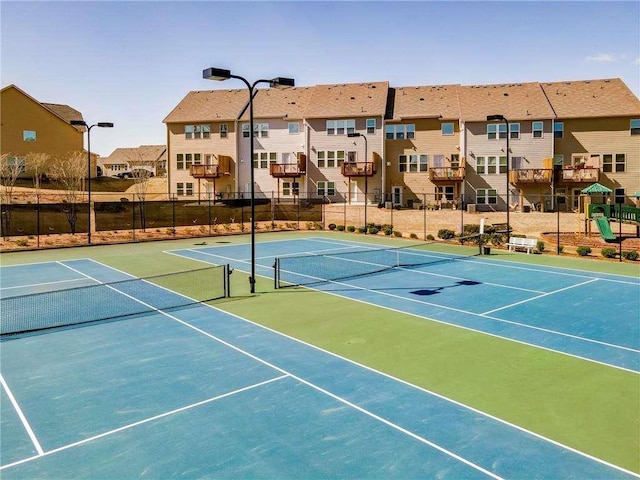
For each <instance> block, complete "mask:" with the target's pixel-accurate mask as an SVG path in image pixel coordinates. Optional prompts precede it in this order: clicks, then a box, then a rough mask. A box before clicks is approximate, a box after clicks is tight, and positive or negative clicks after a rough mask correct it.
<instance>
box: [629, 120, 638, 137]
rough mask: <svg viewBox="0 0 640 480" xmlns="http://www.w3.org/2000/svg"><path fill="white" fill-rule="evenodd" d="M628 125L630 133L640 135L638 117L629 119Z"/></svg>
mask: <svg viewBox="0 0 640 480" xmlns="http://www.w3.org/2000/svg"><path fill="white" fill-rule="evenodd" d="M629 127H630V129H631V135H640V118H633V119H631V123H630V125H629Z"/></svg>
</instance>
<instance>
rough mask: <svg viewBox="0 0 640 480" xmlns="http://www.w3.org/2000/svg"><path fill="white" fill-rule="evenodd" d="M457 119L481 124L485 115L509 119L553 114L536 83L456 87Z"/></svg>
mask: <svg viewBox="0 0 640 480" xmlns="http://www.w3.org/2000/svg"><path fill="white" fill-rule="evenodd" d="M458 92H459V99H460V113H461V118H462V120H464V121H467V122H484V121H486V120H487V115H496V114H499V115H504V116H505V117H506V118H508V119H509V120H534V119H535V120H540V119H546V118H554V117H555V115H554V112H553V109H552V108H551V106H550V105H549V102H548V101H547V97H546V96H545V94H544V92H543V90H542V87H541V86H540V84H539V83H538V82H530V83H513V84H501V85H472V86H461V87H459V90H458Z"/></svg>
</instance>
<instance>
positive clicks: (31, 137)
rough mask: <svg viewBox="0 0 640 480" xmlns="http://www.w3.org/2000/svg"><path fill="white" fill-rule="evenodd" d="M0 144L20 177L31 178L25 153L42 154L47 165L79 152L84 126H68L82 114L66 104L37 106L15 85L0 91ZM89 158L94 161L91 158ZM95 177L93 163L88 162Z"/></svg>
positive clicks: (81, 148) (3, 152) (39, 104)
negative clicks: (20, 173)
mask: <svg viewBox="0 0 640 480" xmlns="http://www.w3.org/2000/svg"><path fill="white" fill-rule="evenodd" d="M0 106H1V107H0V108H1V112H0V115H1V117H2V126H1V128H0V139H1V141H0V145H1V149H2V154H3V155H5V154H6V155H8V156H9V158H8V161H9V162H11V163H14V162H15V163H16V164H19V165H20V168H21V169H22V170H23V175H24V176H31V175H32V169H31V168H30V166H29V165H28V162H27V157H28V154H29V153H45V154H47V155H48V156H49V163H48V165H47V166H45V170H44V171H45V173H47V172H48V171H49V170H50V168H51V163H52V162H54V161H55V160H56V159H58V158H63V157H64V156H66V155H68V154H69V152H73V151H82V150H83V148H84V147H83V132H84V131H85V130H86V128H85V127H80V126H79V127H76V126H72V125H70V124H69V122H70V121H71V120H82V114H81V113H80V112H79V111H77V110H76V109H74V108H72V107H70V106H69V105H62V104H57V103H41V102H39V101H38V100H36V99H35V98H33V97H32V96H31V95H29V94H27V93H26V92H24V91H23V90H21V89H20V88H18V87H17V86H15V85H9V86H7V87H5V88H3V89H2V90H0ZM92 159H95V157H93V158H92ZM92 167H93V168H92V170H93V172H94V174H95V163H93V162H92Z"/></svg>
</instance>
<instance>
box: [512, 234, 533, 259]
mask: <svg viewBox="0 0 640 480" xmlns="http://www.w3.org/2000/svg"><path fill="white" fill-rule="evenodd" d="M537 245H538V240H536V239H535V238H522V237H509V241H508V242H507V247H509V251H510V252H511V251H512V250H511V249H512V248H513V249H514V250H518V249H519V248H523V249H526V250H527V255H528V254H530V253H531V250H533V249H534V248H536V246H537Z"/></svg>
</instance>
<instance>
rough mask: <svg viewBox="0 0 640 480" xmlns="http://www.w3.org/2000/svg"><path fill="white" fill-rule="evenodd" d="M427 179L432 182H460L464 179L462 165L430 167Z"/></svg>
mask: <svg viewBox="0 0 640 480" xmlns="http://www.w3.org/2000/svg"><path fill="white" fill-rule="evenodd" d="M429 180H431V181H432V182H462V181H463V180H464V167H434V168H430V169H429Z"/></svg>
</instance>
